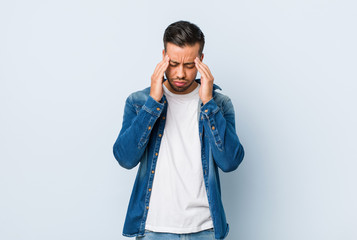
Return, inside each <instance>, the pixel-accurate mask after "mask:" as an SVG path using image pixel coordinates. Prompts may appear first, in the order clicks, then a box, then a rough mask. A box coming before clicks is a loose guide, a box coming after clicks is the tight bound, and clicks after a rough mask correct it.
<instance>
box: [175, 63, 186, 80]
mask: <svg viewBox="0 0 357 240" xmlns="http://www.w3.org/2000/svg"><path fill="white" fill-rule="evenodd" d="M176 74H177V78H179V79H184V78H185V77H186V73H185V70H184V69H183V65H180V66H178V68H177V73H176Z"/></svg>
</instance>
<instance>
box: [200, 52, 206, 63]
mask: <svg viewBox="0 0 357 240" xmlns="http://www.w3.org/2000/svg"><path fill="white" fill-rule="evenodd" d="M204 56H205V54H204V53H202V54H201V59H200V60H201V62H202V60H203V57H204Z"/></svg>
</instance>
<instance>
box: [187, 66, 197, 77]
mask: <svg viewBox="0 0 357 240" xmlns="http://www.w3.org/2000/svg"><path fill="white" fill-rule="evenodd" d="M188 74H189V75H190V76H193V77H195V76H196V75H197V68H193V69H190V70H189V71H188Z"/></svg>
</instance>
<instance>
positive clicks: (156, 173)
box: [113, 21, 244, 240]
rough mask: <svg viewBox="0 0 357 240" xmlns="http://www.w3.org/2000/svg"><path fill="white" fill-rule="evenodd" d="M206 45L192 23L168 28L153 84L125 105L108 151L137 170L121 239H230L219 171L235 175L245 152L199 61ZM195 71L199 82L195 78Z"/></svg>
mask: <svg viewBox="0 0 357 240" xmlns="http://www.w3.org/2000/svg"><path fill="white" fill-rule="evenodd" d="M204 43H205V40H204V35H203V33H202V32H201V30H200V29H199V28H198V27H197V26H196V25H194V24H192V23H189V22H186V21H179V22H175V23H173V24H171V25H170V26H168V27H167V29H166V30H165V33H164V50H163V52H162V61H161V62H160V63H159V64H158V65H157V66H156V68H155V71H154V73H153V75H152V77H151V87H149V88H146V89H144V90H141V91H138V92H135V93H132V94H131V95H130V96H129V97H128V98H127V100H126V104H125V110H124V118H123V125H122V129H121V131H120V133H119V136H118V138H117V140H116V142H115V144H114V146H113V152H114V156H115V158H116V159H117V160H118V162H119V164H120V165H121V166H122V167H124V168H127V169H131V168H133V167H135V166H136V165H137V164H138V163H140V165H139V169H138V173H137V176H136V179H135V184H134V187H133V191H132V194H131V198H130V202H129V206H128V211H127V215H126V220H125V224H124V229H123V235H124V236H128V237H134V236H136V237H137V239H142V240H147V239H155V240H157V239H165V240H166V239H180V236H181V237H184V239H224V238H225V237H226V236H227V234H228V224H227V222H226V217H225V213H224V209H223V205H222V201H221V189H220V181H219V173H218V168H220V169H221V170H222V171H224V172H229V171H233V170H235V169H236V168H237V167H238V165H239V164H240V163H241V161H242V160H243V156H244V150H243V147H242V145H241V143H240V141H239V139H238V136H237V134H236V130H235V120H234V118H235V114H234V109H233V105H232V102H231V100H230V99H229V98H228V97H227V96H225V95H223V94H221V93H219V92H216V90H217V89H219V90H220V88H219V87H218V86H217V85H215V84H213V80H214V78H213V76H212V74H211V72H210V70H209V68H208V67H207V65H205V64H204V63H203V62H202V60H203V56H204V55H203V53H202V51H203V47H204ZM197 71H198V72H200V74H201V79H195V78H196V75H197ZM164 75H166V78H167V79H165V78H164Z"/></svg>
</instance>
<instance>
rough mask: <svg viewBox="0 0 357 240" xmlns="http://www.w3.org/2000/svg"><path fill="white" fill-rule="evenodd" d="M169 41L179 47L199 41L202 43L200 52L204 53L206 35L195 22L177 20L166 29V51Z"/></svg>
mask: <svg viewBox="0 0 357 240" xmlns="http://www.w3.org/2000/svg"><path fill="white" fill-rule="evenodd" d="M168 42H169V43H173V44H175V45H177V46H179V47H184V46H193V45H195V44H196V43H197V42H198V43H199V44H200V48H199V51H198V52H199V54H200V55H202V51H203V47H204V45H205V35H204V34H203V32H202V31H201V29H200V28H199V27H197V26H196V25H195V24H193V23H190V22H187V21H177V22H174V23H172V24H170V25H169V26H168V27H167V28H166V30H165V33H164V47H165V51H166V46H167V43H168Z"/></svg>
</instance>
